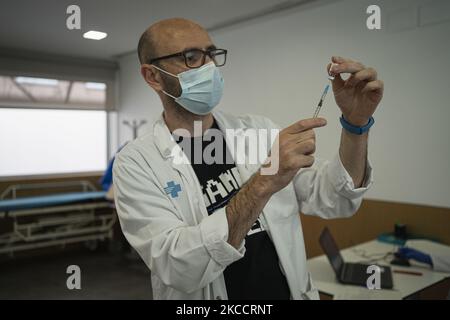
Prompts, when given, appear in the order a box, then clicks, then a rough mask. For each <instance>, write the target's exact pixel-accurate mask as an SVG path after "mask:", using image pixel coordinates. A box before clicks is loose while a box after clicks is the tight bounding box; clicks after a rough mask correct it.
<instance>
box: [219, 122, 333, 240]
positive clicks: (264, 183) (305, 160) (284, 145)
mask: <svg viewBox="0 0 450 320" xmlns="http://www.w3.org/2000/svg"><path fill="white" fill-rule="evenodd" d="M326 124H327V122H326V120H325V119H323V118H316V119H306V120H301V121H298V122H296V123H294V124H293V125H291V126H290V127H287V128H286V129H284V130H282V131H281V132H280V133H279V135H278V146H276V145H275V146H274V147H272V150H271V155H270V157H271V158H269V159H270V160H271V161H278V163H279V167H278V172H277V173H276V174H274V175H262V174H261V172H257V173H255V174H254V175H253V176H252V177H251V178H250V179H249V180H248V181H247V182H246V183H245V184H244V185H243V186H242V188H241V190H240V191H239V192H238V193H237V194H236V195H235V196H234V197H233V198H231V200H230V202H229V203H228V205H227V207H226V216H227V220H228V243H229V244H231V245H232V246H233V247H235V248H236V249H238V248H239V246H240V244H241V243H242V241H243V240H244V238H245V236H246V235H247V233H248V231H249V230H250V228H251V227H252V225H253V223H254V222H255V221H256V219H257V218H258V216H259V215H260V214H261V211H262V209H263V208H264V206H265V205H266V203H267V201H269V199H270V197H272V195H273V194H274V193H275V192H278V191H280V190H281V189H283V188H284V187H285V186H286V185H288V184H289V183H290V182H291V181H292V179H293V178H294V176H295V175H296V174H297V172H298V170H300V169H301V168H306V167H310V166H312V165H313V163H314V157H313V156H312V154H313V153H314V151H315V150H316V137H315V134H314V131H313V129H314V128H318V127H323V126H325V125H326ZM274 157H278V159H277V160H274Z"/></svg>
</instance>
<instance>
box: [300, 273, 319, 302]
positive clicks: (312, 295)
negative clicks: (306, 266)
mask: <svg viewBox="0 0 450 320" xmlns="http://www.w3.org/2000/svg"><path fill="white" fill-rule="evenodd" d="M301 297H302V299H303V300H319V299H320V296H319V290H317V288H316V287H315V286H314V284H313V281H312V277H311V274H310V273H309V272H308V283H307V285H306V290H305V291H304V292H302V293H301Z"/></svg>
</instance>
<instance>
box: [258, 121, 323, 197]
mask: <svg viewBox="0 0 450 320" xmlns="http://www.w3.org/2000/svg"><path fill="white" fill-rule="evenodd" d="M326 124H327V121H326V120H325V119H324V118H315V119H304V120H300V121H298V122H296V123H294V124H292V125H291V126H289V127H287V128H285V129H283V130H282V131H281V132H280V133H279V135H278V148H277V146H274V147H273V148H272V150H271V155H270V158H269V159H270V160H271V161H274V160H273V157H278V161H279V167H278V172H277V173H276V174H274V175H262V176H261V177H262V178H261V179H260V180H261V181H262V182H263V183H264V184H265V185H266V188H265V189H266V190H268V191H269V193H271V194H273V193H275V192H277V191H279V190H281V189H283V188H284V187H285V186H287V185H288V184H289V183H290V182H291V181H292V179H293V178H294V176H295V175H296V174H297V172H298V171H299V170H300V169H301V168H307V167H310V166H312V165H313V163H314V157H313V155H312V154H313V153H314V152H315V150H316V136H315V133H314V130H313V129H314V128H319V127H323V126H325V125H326Z"/></svg>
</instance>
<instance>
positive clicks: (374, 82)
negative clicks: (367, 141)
mask: <svg viewBox="0 0 450 320" xmlns="http://www.w3.org/2000/svg"><path fill="white" fill-rule="evenodd" d="M331 60H332V61H333V63H334V65H333V67H332V69H331V74H332V75H333V76H335V79H334V80H333V92H334V98H335V100H336V103H337V105H338V106H339V108H340V109H341V111H342V114H343V116H344V119H345V120H347V121H348V122H350V123H351V124H352V125H355V126H359V127H362V126H365V125H366V124H367V123H368V122H369V119H370V117H371V116H372V115H373V113H374V112H375V109H376V108H377V106H378V104H379V103H380V101H381V98H382V97H383V90H384V84H383V81H381V80H379V79H378V78H377V72H376V70H375V69H373V68H367V67H365V66H364V65H363V64H361V63H360V62H356V61H352V60H350V59H345V58H341V57H332V59H331ZM330 66H331V64H328V66H327V71H328V70H330ZM342 73H349V74H350V77H349V78H348V79H347V80H343V79H342V78H341V76H340V75H341V74H342Z"/></svg>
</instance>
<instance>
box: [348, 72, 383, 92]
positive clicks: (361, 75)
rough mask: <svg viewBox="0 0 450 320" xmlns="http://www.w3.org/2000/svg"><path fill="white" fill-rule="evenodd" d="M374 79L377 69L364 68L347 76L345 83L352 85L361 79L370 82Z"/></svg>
mask: <svg viewBox="0 0 450 320" xmlns="http://www.w3.org/2000/svg"><path fill="white" fill-rule="evenodd" d="M375 80H377V71H376V70H375V69H373V68H366V69H363V70H361V71H359V72H357V73H355V74H353V75H352V76H351V77H350V78H348V79H347V81H346V85H347V86H352V87H354V86H356V85H357V84H358V83H360V82H362V81H367V82H371V81H375Z"/></svg>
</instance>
